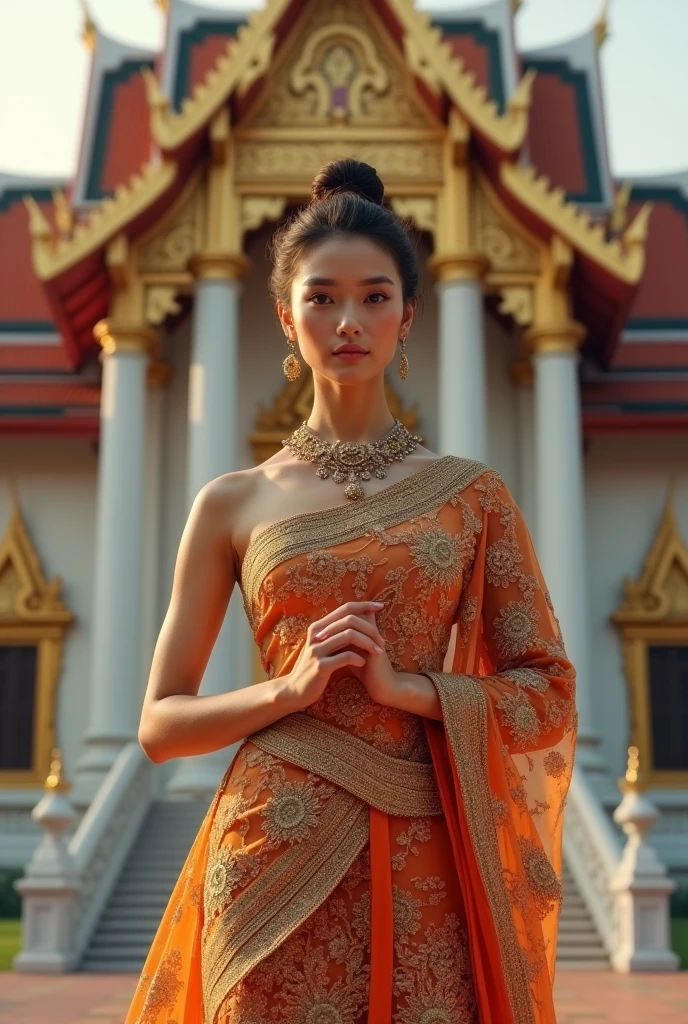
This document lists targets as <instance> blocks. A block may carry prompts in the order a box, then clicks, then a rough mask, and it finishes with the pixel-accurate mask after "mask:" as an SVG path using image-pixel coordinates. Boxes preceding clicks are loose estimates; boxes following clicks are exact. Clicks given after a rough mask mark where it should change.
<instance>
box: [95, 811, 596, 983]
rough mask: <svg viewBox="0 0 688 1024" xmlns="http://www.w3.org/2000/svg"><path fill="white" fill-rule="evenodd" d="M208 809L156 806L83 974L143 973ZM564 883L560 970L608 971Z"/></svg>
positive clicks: (572, 890)
mask: <svg viewBox="0 0 688 1024" xmlns="http://www.w3.org/2000/svg"><path fill="white" fill-rule="evenodd" d="M206 809H207V804H206V803H205V802H204V801H201V800H192V801H184V802H180V801H175V802H170V801H153V802H152V803H151V805H150V810H149V811H148V814H147V816H146V818H145V820H144V823H143V825H142V827H141V830H140V832H139V834H138V836H137V837H136V840H135V842H134V844H133V846H132V849H131V852H130V854H129V857H128V858H127V861H126V862H125V864H124V867H123V869H122V872H121V874H120V877H119V878H118V880H117V883H116V884H115V887H114V889H113V891H112V894H111V896H110V898H109V900H108V902H107V904H106V906H105V909H104V911H103V914H102V916H101V918H100V920H99V922H98V925H97V927H96V929H95V932H94V934H93V937H92V939H91V942H90V944H89V947H88V949H87V951H86V955H85V957H84V959H83V961H82V963H81V969H82V970H84V971H97V972H100V973H113V972H125V971H131V972H134V973H139V972H140V971H141V969H142V967H143V963H144V960H145V958H146V955H147V953H148V950H149V949H150V945H151V943H152V941H153V938H154V936H155V932H156V930H157V928H158V925H159V924H160V920H161V918H162V915H163V912H164V910H165V907H166V906H167V902H168V900H169V898H170V895H171V893H172V889H173V888H174V884H175V882H176V881H177V878H178V877H179V873H180V872H181V870H182V867H183V866H184V861H185V859H186V856H187V854H188V852H189V850H190V848H191V844H192V843H193V840H194V838H195V836H196V833H197V832H198V829H199V827H200V824H201V822H202V820H203V816H204V814H205V811H206ZM563 882H564V902H563V905H562V912H561V919H560V927H559V943H558V948H557V964H558V966H561V967H564V968H569V967H580V968H588V969H592V968H609V955H608V953H607V951H606V949H605V947H604V943H603V942H602V939H601V937H600V935H599V932H598V931H597V929H596V927H595V924H594V921H593V919H592V917H591V915H590V912H589V911H588V909H587V907H586V905H585V903H584V901H583V898H582V896H581V895H580V893H579V891H578V889H577V888H576V884H575V882H574V880H573V877H572V875H571V872H570V871H569V870H568V868H566V867H565V868H564V879H563Z"/></svg>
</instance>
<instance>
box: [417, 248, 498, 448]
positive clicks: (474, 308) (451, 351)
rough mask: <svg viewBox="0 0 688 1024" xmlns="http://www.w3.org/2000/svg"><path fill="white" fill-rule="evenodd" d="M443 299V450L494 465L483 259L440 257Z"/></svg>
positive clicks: (437, 267) (437, 269)
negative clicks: (491, 460) (490, 460)
mask: <svg viewBox="0 0 688 1024" xmlns="http://www.w3.org/2000/svg"><path fill="white" fill-rule="evenodd" d="M429 266H430V269H431V270H432V271H433V272H434V273H435V275H436V277H437V283H436V285H435V289H436V292H437V297H438V321H439V322H438V341H439V352H438V377H439V379H438V394H439V409H438V417H437V421H438V449H439V451H440V453H441V454H443V455H458V456H461V457H463V458H468V459H478V460H479V461H481V462H485V463H486V462H487V461H488V451H487V413H486V407H487V397H486V395H487V381H486V361H485V318H484V313H483V289H482V284H481V279H482V276H483V275H484V273H485V271H486V269H487V267H488V260H487V259H486V257H485V256H483V255H482V254H481V253H466V254H464V255H455V256H447V255H438V256H436V257H434V258H432V259H431V260H430V262H429Z"/></svg>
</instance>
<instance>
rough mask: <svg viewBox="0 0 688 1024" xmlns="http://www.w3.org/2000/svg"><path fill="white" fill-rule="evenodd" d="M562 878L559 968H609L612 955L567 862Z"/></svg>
mask: <svg viewBox="0 0 688 1024" xmlns="http://www.w3.org/2000/svg"><path fill="white" fill-rule="evenodd" d="M562 881H563V884H564V900H563V903H562V906H561V917H560V918H559V941H558V943H557V967H563V968H566V969H568V968H579V969H586V970H596V969H600V970H605V969H606V970H609V954H608V952H607V950H606V949H605V945H604V942H603V941H602V937H601V935H600V933H599V932H598V930H597V927H596V925H595V922H594V921H593V919H592V916H591V914H590V911H589V910H588V908H587V906H586V905H585V901H584V900H583V897H582V896H581V894H580V892H579V890H578V889H577V887H576V883H575V882H574V880H573V876H572V874H571V871H570V870H569V868H568V866H567V865H566V864H564V869H563V879H562Z"/></svg>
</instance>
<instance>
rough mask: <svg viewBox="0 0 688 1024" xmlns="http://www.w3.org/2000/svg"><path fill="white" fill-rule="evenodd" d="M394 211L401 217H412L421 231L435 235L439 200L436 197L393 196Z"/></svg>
mask: <svg viewBox="0 0 688 1024" xmlns="http://www.w3.org/2000/svg"><path fill="white" fill-rule="evenodd" d="M391 202H392V209H393V210H394V212H395V213H396V214H397V216H399V217H410V218H411V219H412V220H413V222H414V223H415V225H416V226H417V227H418V228H420V229H421V231H429V232H430V233H431V234H433V235H434V233H435V229H436V228H437V200H436V199H435V197H434V196H392V200H391Z"/></svg>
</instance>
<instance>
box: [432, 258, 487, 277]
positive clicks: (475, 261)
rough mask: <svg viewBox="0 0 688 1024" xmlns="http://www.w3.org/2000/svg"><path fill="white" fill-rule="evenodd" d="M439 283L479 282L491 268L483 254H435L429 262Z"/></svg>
mask: <svg viewBox="0 0 688 1024" xmlns="http://www.w3.org/2000/svg"><path fill="white" fill-rule="evenodd" d="M427 266H428V269H429V270H430V271H431V273H433V274H434V275H435V277H436V278H437V280H438V281H479V280H480V279H481V278H483V277H484V276H485V274H486V273H487V271H488V270H489V268H490V261H489V260H488V258H487V256H485V255H484V254H483V253H481V252H454V253H447V252H441V253H435V255H433V256H431V257H430V258H429V259H428V262H427Z"/></svg>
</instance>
